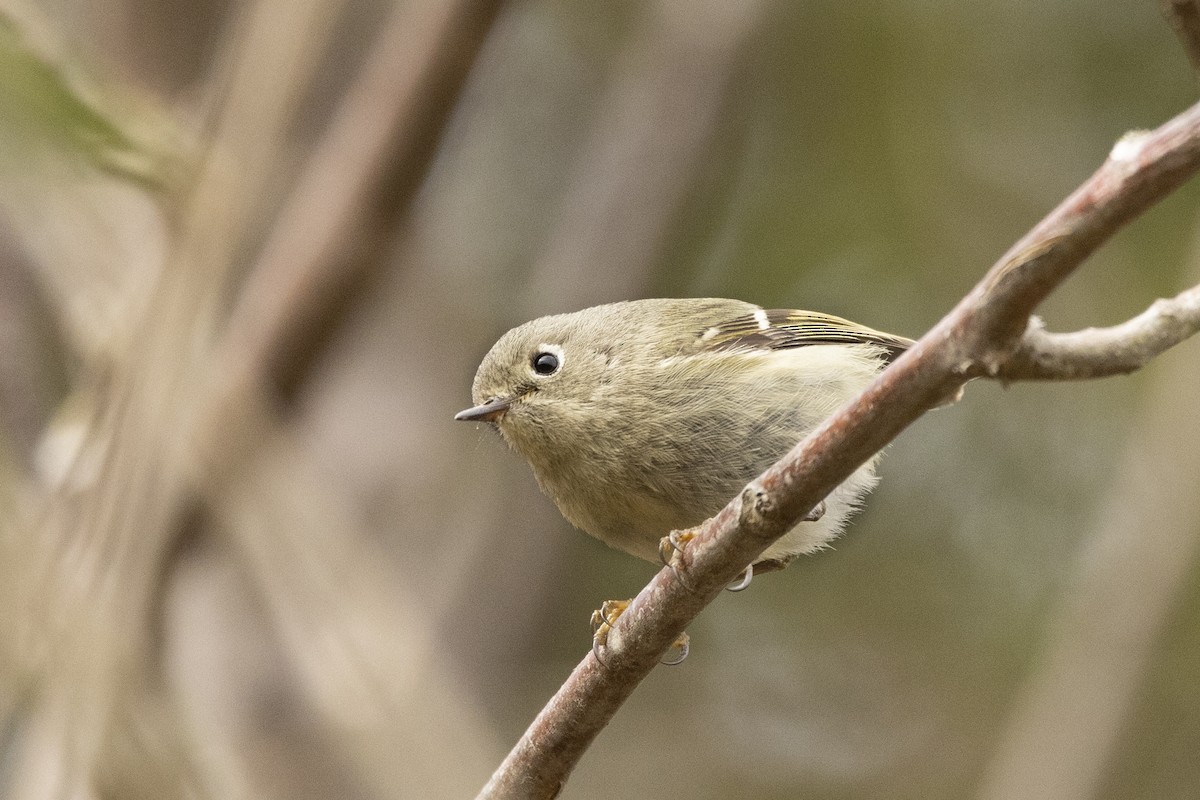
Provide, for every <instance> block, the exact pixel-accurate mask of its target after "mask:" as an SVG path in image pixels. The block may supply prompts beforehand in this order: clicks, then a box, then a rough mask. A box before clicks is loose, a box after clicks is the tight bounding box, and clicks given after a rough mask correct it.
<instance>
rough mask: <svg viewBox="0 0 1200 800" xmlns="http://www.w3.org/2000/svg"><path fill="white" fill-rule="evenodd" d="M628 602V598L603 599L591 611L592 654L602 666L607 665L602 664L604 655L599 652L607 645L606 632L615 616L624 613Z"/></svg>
mask: <svg viewBox="0 0 1200 800" xmlns="http://www.w3.org/2000/svg"><path fill="white" fill-rule="evenodd" d="M629 603H630V601H629V600H605V601H604V602H603V603H601V604H600V608H598V609H596V610H595V611H593V612H592V655H594V656H595V657H596V660H597V661H599V662H600V663H601V664H602V665H604V666H608V665H607V664H604V657H603V656H601V655H600V653H601V651H602V650H604V649H605V648H606V647H607V646H608V632H609V631H611V630H612V626H613V623H614V622H616V621H617V617H619V616H621V615H622V614H624V613H625V609H626V608H628V607H629Z"/></svg>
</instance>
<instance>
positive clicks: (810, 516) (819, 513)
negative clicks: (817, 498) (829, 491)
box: [800, 500, 825, 522]
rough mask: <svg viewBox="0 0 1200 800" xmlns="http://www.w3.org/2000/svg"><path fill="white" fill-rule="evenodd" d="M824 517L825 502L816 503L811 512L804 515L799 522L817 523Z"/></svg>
mask: <svg viewBox="0 0 1200 800" xmlns="http://www.w3.org/2000/svg"><path fill="white" fill-rule="evenodd" d="M823 516H825V501H824V500H822V501H821V502H819V503H817V504H816V505H815V506H813V510H812V511H810V512H808V513H807V514H805V515H804V518H803V519H801V520H800V521H801V522H817V521H818V520H820V519H821V517H823Z"/></svg>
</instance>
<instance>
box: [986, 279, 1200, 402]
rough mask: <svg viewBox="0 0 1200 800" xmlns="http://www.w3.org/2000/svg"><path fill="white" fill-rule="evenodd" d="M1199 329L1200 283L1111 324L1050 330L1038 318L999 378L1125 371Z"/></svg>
mask: <svg viewBox="0 0 1200 800" xmlns="http://www.w3.org/2000/svg"><path fill="white" fill-rule="evenodd" d="M1197 331H1200V286H1193V287H1192V288H1191V289H1188V290H1187V291H1185V292H1181V293H1180V294H1178V295H1176V296H1175V297H1172V298H1170V299H1167V300H1158V301H1156V302H1155V303H1154V304H1153V305H1151V306H1150V307H1149V308H1148V309H1146V310H1145V311H1143V312H1142V313H1141V314H1138V315H1137V316H1136V317H1134V318H1133V319H1131V320H1127V321H1125V322H1122V323H1121V324H1120V325H1113V326H1112V327H1110V328H1088V329H1087V330H1082V331H1074V332H1072V333H1051V332H1049V331H1047V330H1046V329H1045V328H1044V327H1043V324H1042V321H1041V320H1040V319H1038V318H1037V317H1034V318H1032V319H1031V320H1030V322H1029V329H1028V330H1027V331H1025V335H1024V336H1022V337H1021V343H1020V344H1019V345H1018V346H1017V349H1016V350H1015V351H1013V353H1012V355H1011V356H1010V357H1009V358H1008V360H1007V361H1005V363H1004V365H1003V367H1001V369H1000V370H999V371H998V372H997V373H996V377H997V378H999V379H1001V380H1005V381H1029V380H1038V381H1045V380H1057V381H1064V380H1080V379H1084V378H1104V377H1108V376H1109V375H1127V374H1129V373H1130V372H1134V371H1135V370H1139V369H1141V368H1142V367H1144V366H1146V364H1148V363H1150V361H1151V360H1152V359H1154V358H1156V357H1157V356H1158V355H1160V354H1161V353H1163V352H1164V351H1166V350H1168V349H1170V348H1172V347H1174V346H1175V345H1177V344H1179V343H1180V342H1182V341H1183V340H1184V339H1187V338H1188V337H1190V336H1192V335H1194V334H1195V333H1196V332H1197Z"/></svg>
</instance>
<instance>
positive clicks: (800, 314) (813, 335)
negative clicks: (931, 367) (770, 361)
mask: <svg viewBox="0 0 1200 800" xmlns="http://www.w3.org/2000/svg"><path fill="white" fill-rule="evenodd" d="M699 344H700V347H701V349H702V350H743V349H746V350H761V349H767V350H778V349H783V348H787V347H808V346H810V345H822V344H874V345H878V346H879V347H881V348H883V350H884V351H885V353H886V357H887V360H888V361H889V362H891V361H893V360H895V359H896V357H897V356H899V355H900V354H901V353H903V352H904V351H905V350H907V349H908V348H909V347H911V346H912V345H913V340H912V339H906V338H904V337H903V336H893V335H892V334H890V333H883V332H882V331H877V330H874V329H872V328H867V327H865V326H863V325H859V324H857V323H854V322H851V321H850V320H847V319H842V318H841V317H835V316H833V315H832V314H821V313H818V312H815V311H796V310H792V309H772V310H770V311H767V310H763V309H757V310H755V311H752V312H750V313H748V314H742V315H740V316H737V317H734V318H732V319H729V320H726V321H724V322H721V323H718V324H716V325H713V326H712V327H710V328H707V329H706V330H704V331H702V332H701V333H700V341H699Z"/></svg>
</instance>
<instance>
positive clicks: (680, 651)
mask: <svg viewBox="0 0 1200 800" xmlns="http://www.w3.org/2000/svg"><path fill="white" fill-rule="evenodd" d="M690 649H691V639H689V638H688V635H687V634H686V633H681V634H679V638H678V639H676V640H675V641H673V642H671V649H670V650H668V651H667V653H668V654H671V653H674V654H675V655H665V656H663V657H662V659H660V660H659V662H658V663H660V664H662V665H663V666H664V667H674V666H676V665H678V664H682V663H683V660H684V659H685V658H687V657H688V651H689V650H690Z"/></svg>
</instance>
